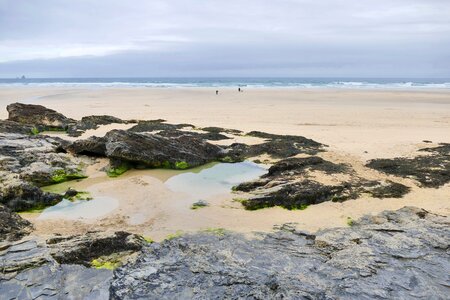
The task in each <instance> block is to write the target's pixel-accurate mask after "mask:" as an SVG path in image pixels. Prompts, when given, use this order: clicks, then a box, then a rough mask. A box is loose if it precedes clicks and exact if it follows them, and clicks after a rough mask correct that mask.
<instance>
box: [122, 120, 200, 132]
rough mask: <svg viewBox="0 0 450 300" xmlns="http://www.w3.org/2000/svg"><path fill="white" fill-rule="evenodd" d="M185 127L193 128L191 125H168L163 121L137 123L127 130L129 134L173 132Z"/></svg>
mask: <svg viewBox="0 0 450 300" xmlns="http://www.w3.org/2000/svg"><path fill="white" fill-rule="evenodd" d="M185 127H190V128H193V127H194V125H191V124H169V123H166V121H165V120H161V119H160V120H150V121H139V122H138V123H137V124H136V125H135V126H133V127H131V128H130V129H128V130H129V131H131V132H155V131H161V130H168V131H173V130H177V129H182V128H185Z"/></svg>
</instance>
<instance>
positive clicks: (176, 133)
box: [156, 130, 230, 141]
mask: <svg viewBox="0 0 450 300" xmlns="http://www.w3.org/2000/svg"><path fill="white" fill-rule="evenodd" d="M156 135H159V136H163V137H168V138H173V137H180V136H183V135H184V136H190V137H195V138H199V139H203V140H211V141H220V140H227V139H230V138H229V137H227V136H226V135H223V134H220V133H215V132H207V133H199V132H193V131H181V130H162V131H160V132H158V133H156Z"/></svg>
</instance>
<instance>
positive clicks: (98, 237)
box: [47, 231, 145, 267]
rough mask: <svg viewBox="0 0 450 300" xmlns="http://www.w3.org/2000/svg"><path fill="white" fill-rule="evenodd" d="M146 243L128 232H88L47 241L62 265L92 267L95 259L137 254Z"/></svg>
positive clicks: (53, 254) (51, 251)
mask: <svg viewBox="0 0 450 300" xmlns="http://www.w3.org/2000/svg"><path fill="white" fill-rule="evenodd" d="M144 243H145V241H144V240H143V238H142V237H140V236H138V235H135V234H131V233H128V232H123V231H118V232H115V233H112V234H111V233H101V232H88V233H87V234H85V235H76V236H65V237H53V238H51V239H49V240H47V244H48V245H49V248H50V253H51V255H52V257H53V258H54V259H55V260H56V261H57V262H59V263H60V264H79V265H85V266H87V267H89V266H91V262H92V260H93V259H95V258H98V257H100V256H108V255H111V254H114V253H116V254H117V253H120V252H129V251H131V252H136V251H139V250H140V249H141V248H142V245H143V244H144Z"/></svg>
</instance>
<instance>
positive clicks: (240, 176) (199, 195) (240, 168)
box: [38, 161, 267, 224]
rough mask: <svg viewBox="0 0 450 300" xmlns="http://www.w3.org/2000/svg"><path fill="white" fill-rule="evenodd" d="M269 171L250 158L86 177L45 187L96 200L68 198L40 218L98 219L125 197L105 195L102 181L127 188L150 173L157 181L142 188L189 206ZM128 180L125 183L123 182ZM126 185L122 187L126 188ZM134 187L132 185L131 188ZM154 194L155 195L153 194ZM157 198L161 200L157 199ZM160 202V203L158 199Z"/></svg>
mask: <svg viewBox="0 0 450 300" xmlns="http://www.w3.org/2000/svg"><path fill="white" fill-rule="evenodd" d="M266 172H267V166H262V165H258V164H255V163H253V162H250V161H244V162H240V163H211V164H207V165H204V166H201V167H197V168H192V169H189V170H182V171H181V170H166V169H150V170H130V171H128V172H126V173H125V174H123V175H121V176H119V177H117V178H108V177H106V175H105V176H104V177H95V178H86V179H83V180H78V181H68V182H64V183H60V184H56V185H52V186H48V187H45V188H43V189H44V190H45V191H48V192H56V193H61V194H62V193H64V192H65V191H66V190H67V189H68V188H73V189H75V190H79V191H92V190H94V191H95V190H97V191H96V192H94V193H93V198H94V199H92V200H77V201H69V200H66V199H64V200H63V201H61V202H60V203H58V204H56V205H54V206H52V207H49V208H46V209H45V210H44V211H43V212H42V213H41V215H40V216H39V217H38V219H39V220H45V219H69V220H77V219H95V218H99V217H103V216H105V215H108V214H109V213H111V212H112V211H113V210H115V209H116V208H118V207H119V205H120V201H121V200H120V199H123V195H122V198H121V196H119V195H117V198H115V197H114V196H111V194H109V195H108V197H107V196H106V195H102V194H101V192H99V191H98V188H99V186H102V184H108V183H109V184H110V183H111V182H115V181H116V180H117V181H120V183H121V184H122V186H123V188H125V189H126V188H127V186H128V185H127V184H126V183H127V182H129V181H127V180H131V182H134V184H135V181H133V180H135V179H136V178H139V176H144V177H145V176H150V177H152V178H153V179H154V183H153V184H148V183H147V184H145V185H142V186H141V187H140V188H141V189H143V190H142V192H143V193H144V194H145V193H146V191H147V190H148V191H154V190H155V189H160V188H161V187H162V188H163V189H166V190H167V191H168V192H169V193H170V194H172V196H169V197H171V199H173V200H174V201H175V202H174V203H176V200H180V201H181V202H180V203H182V204H181V205H182V206H184V205H186V203H188V204H189V206H190V205H191V204H192V202H193V201H197V200H200V199H205V200H213V197H215V196H216V195H223V194H227V193H230V192H231V188H232V187H233V186H235V185H238V184H240V183H242V182H245V181H250V180H254V179H256V178H258V177H259V176H261V175H263V174H265V173H266ZM124 183H125V185H123V184H124ZM123 188H122V189H123ZM130 188H132V187H130ZM109 190H110V189H109ZM153 197H154V196H153ZM152 199H154V198H151V197H150V198H147V199H145V200H143V201H152ZM154 201H158V200H157V199H154ZM155 203H156V202H155ZM129 217H130V222H131V223H133V224H139V223H142V222H143V221H145V220H146V214H145V213H143V212H140V213H138V214H130V215H129Z"/></svg>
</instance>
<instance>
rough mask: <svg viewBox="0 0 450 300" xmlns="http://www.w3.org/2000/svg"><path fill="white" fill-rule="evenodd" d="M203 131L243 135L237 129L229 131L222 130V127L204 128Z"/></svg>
mask: <svg viewBox="0 0 450 300" xmlns="http://www.w3.org/2000/svg"><path fill="white" fill-rule="evenodd" d="M201 130H203V131H208V132H211V133H228V134H233V135H242V133H243V132H242V131H240V130H237V129H227V128H221V127H212V126H211V127H203V128H201Z"/></svg>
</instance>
